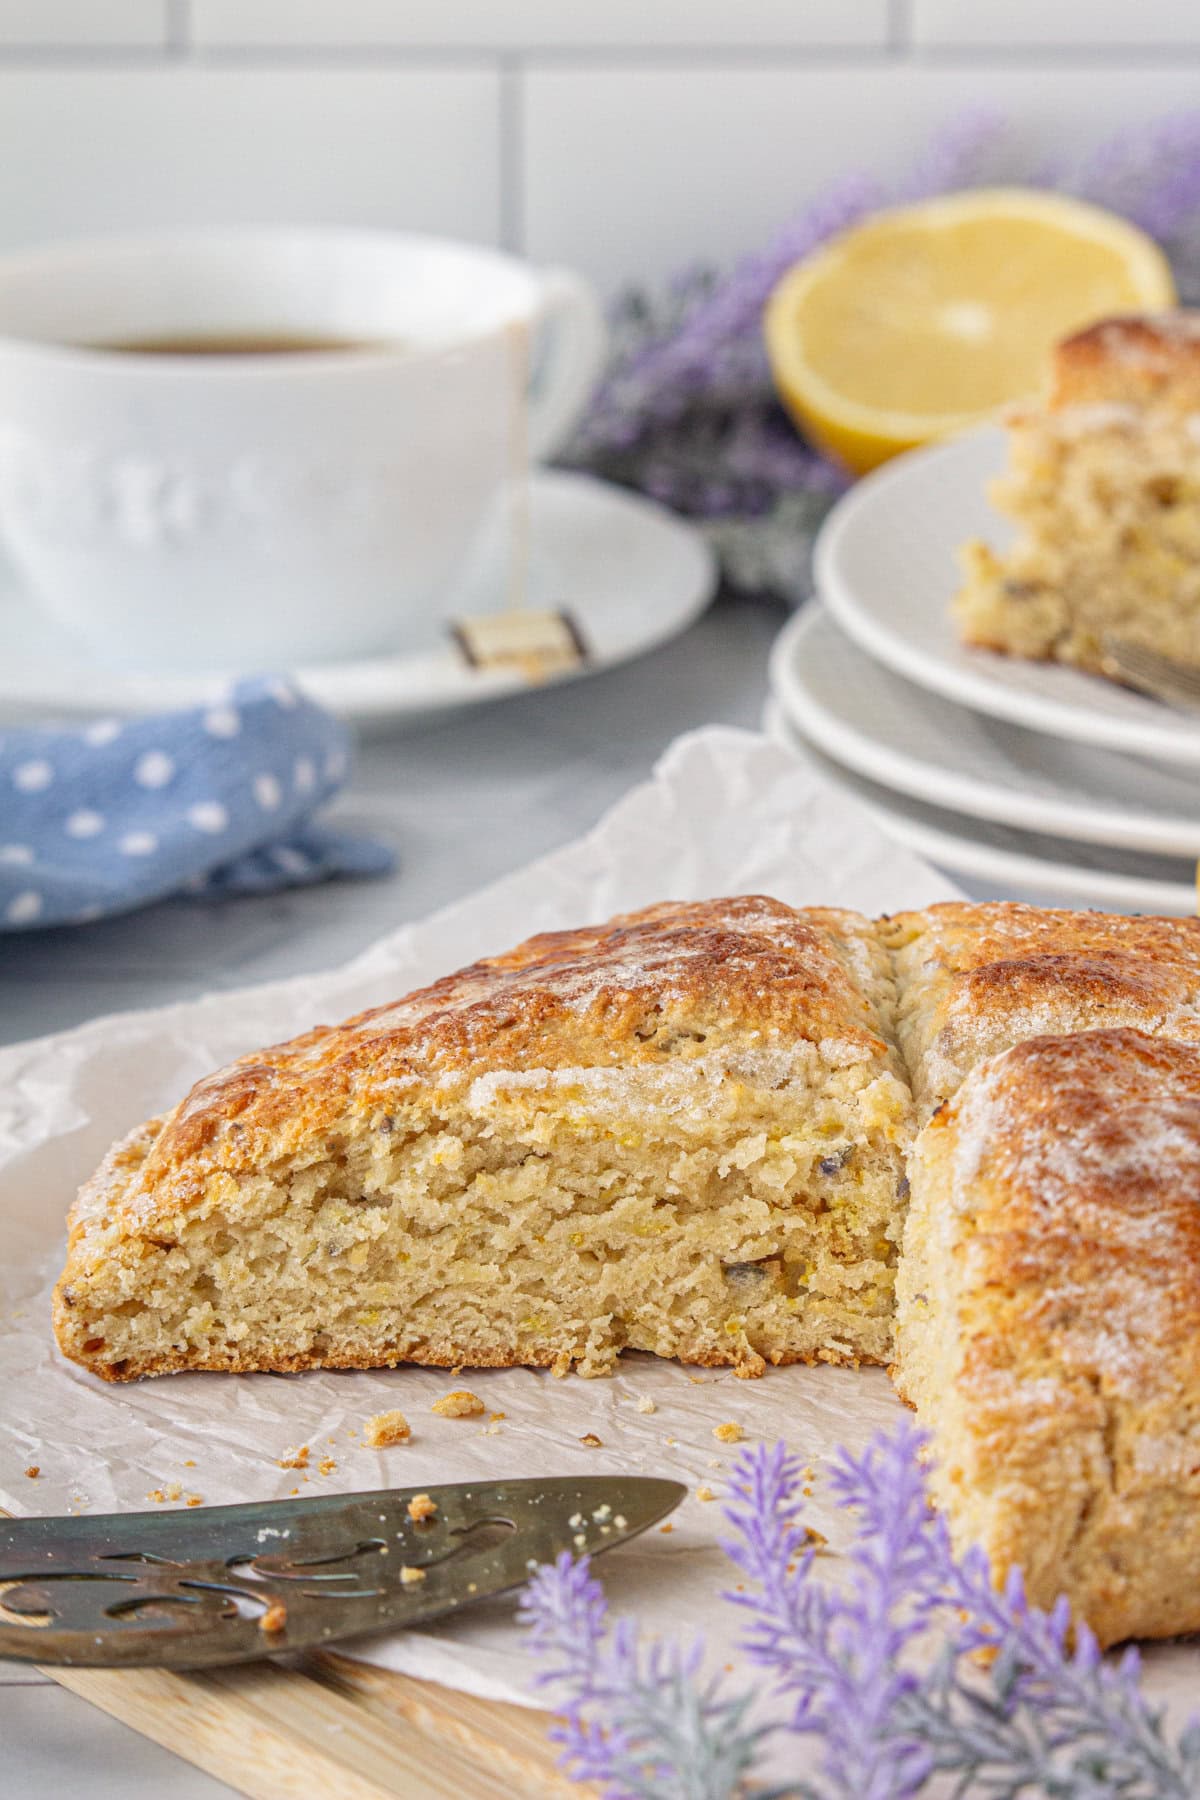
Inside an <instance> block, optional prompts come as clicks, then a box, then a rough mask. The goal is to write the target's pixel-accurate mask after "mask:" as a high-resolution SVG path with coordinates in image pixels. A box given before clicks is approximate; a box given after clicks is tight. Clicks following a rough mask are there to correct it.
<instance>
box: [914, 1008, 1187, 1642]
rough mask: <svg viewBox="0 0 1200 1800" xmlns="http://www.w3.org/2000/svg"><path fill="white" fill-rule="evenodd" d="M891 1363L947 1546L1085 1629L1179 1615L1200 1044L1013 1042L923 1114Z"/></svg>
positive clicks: (1152, 1632) (1178, 1622) (1098, 1038)
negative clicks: (924, 1431) (927, 1438)
mask: <svg viewBox="0 0 1200 1800" xmlns="http://www.w3.org/2000/svg"><path fill="white" fill-rule="evenodd" d="M910 1170H911V1178H912V1203H911V1210H910V1213H909V1219H908V1227H907V1231H906V1235H905V1249H904V1257H903V1260H902V1263H901V1268H900V1274H899V1278H898V1283H897V1305H898V1311H897V1363H898V1369H897V1381H898V1385H899V1387H900V1389H901V1392H902V1393H903V1394H904V1395H905V1397H906V1398H907V1399H909V1400H910V1401H911V1402H912V1403H913V1404H914V1405H915V1406H916V1408H917V1411H918V1414H919V1416H920V1417H921V1419H922V1420H923V1422H926V1423H928V1424H929V1425H931V1426H932V1428H933V1431H934V1449H935V1457H934V1462H933V1470H932V1484H933V1491H934V1494H935V1497H936V1499H937V1501H938V1504H939V1505H940V1506H941V1507H942V1508H943V1509H944V1510H945V1512H946V1513H947V1514H948V1516H949V1520H950V1524H951V1530H952V1534H953V1536H954V1539H955V1541H956V1543H957V1544H958V1545H959V1546H960V1547H961V1546H965V1545H967V1544H970V1543H979V1544H982V1545H983V1547H984V1549H985V1550H986V1551H987V1552H988V1555H989V1557H990V1558H991V1561H992V1565H993V1568H995V1569H996V1570H998V1571H1003V1570H1005V1569H1007V1568H1008V1567H1009V1566H1011V1565H1012V1564H1014V1563H1016V1564H1019V1565H1020V1566H1021V1568H1022V1569H1023V1572H1024V1576H1025V1582H1026V1587H1027V1591H1028V1593H1029V1596H1030V1598H1031V1600H1032V1601H1033V1602H1034V1603H1035V1604H1037V1605H1040V1606H1043V1607H1048V1606H1051V1605H1052V1604H1053V1602H1054V1601H1055V1599H1056V1598H1057V1597H1058V1595H1059V1594H1060V1593H1063V1592H1065V1593H1066V1594H1067V1595H1068V1596H1069V1597H1070V1599H1071V1602H1072V1605H1073V1606H1074V1607H1075V1608H1076V1610H1077V1613H1078V1614H1079V1615H1081V1616H1082V1617H1084V1618H1086V1619H1087V1620H1088V1623H1089V1624H1090V1625H1091V1627H1092V1629H1093V1630H1094V1631H1095V1632H1096V1634H1097V1636H1098V1637H1099V1639H1100V1641H1101V1643H1103V1644H1108V1643H1114V1642H1117V1641H1119V1640H1121V1639H1123V1638H1126V1637H1131V1636H1156V1637H1157V1636H1169V1635H1172V1634H1174V1633H1176V1632H1180V1631H1192V1630H1195V1629H1197V1628H1198V1627H1200V1600H1198V1599H1197V1595H1196V1586H1195V1572H1196V1568H1197V1566H1198V1565H1200V1047H1197V1046H1196V1045H1194V1044H1186V1045H1185V1044H1180V1043H1176V1042H1171V1041H1169V1040H1164V1039H1161V1038H1153V1037H1151V1036H1149V1035H1147V1034H1145V1033H1143V1032H1139V1031H1133V1030H1128V1029H1123V1028H1122V1029H1117V1030H1111V1031H1088V1032H1083V1033H1081V1034H1078V1035H1073V1036H1069V1037H1057V1038H1037V1039H1033V1040H1031V1041H1029V1042H1026V1043H1023V1044H1020V1045H1018V1046H1016V1047H1015V1048H1014V1049H1012V1050H1010V1051H1007V1052H1005V1053H1004V1054H1003V1055H1000V1056H998V1057H995V1058H992V1059H990V1060H989V1061H987V1062H985V1063H983V1064H981V1065H980V1066H979V1067H977V1068H976V1069H975V1070H974V1071H973V1073H972V1074H971V1075H969V1076H968V1078H967V1080H966V1082H965V1083H964V1085H963V1087H962V1088H961V1090H960V1091H959V1093H958V1095H957V1097H956V1098H955V1099H954V1100H953V1101H952V1102H950V1103H949V1105H947V1106H946V1107H944V1108H943V1109H942V1111H941V1112H940V1113H939V1114H938V1115H937V1117H936V1118H935V1119H934V1120H933V1121H932V1122H931V1123H930V1124H929V1125H927V1126H926V1128H925V1130H924V1131H923V1132H922V1134H921V1137H920V1139H919V1142H918V1146H917V1150H916V1152H915V1154H914V1156H913V1158H912V1160H911V1163H910Z"/></svg>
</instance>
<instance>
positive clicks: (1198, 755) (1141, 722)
mask: <svg viewBox="0 0 1200 1800" xmlns="http://www.w3.org/2000/svg"><path fill="white" fill-rule="evenodd" d="M1004 462H1005V442H1004V434H1003V432H1001V431H1000V430H999V429H998V428H997V427H995V426H987V427H985V428H984V429H983V430H980V431H972V432H969V433H967V434H966V435H965V436H963V437H960V438H956V439H955V440H954V441H953V442H951V443H948V444H938V445H935V446H933V447H932V448H930V449H926V450H913V451H910V452H909V453H908V454H907V455H905V456H900V457H897V458H896V459H895V461H894V462H890V463H888V464H887V465H886V466H885V467H884V468H882V469H879V470H877V471H876V473H875V474H874V475H869V476H868V477H867V478H866V480H865V481H861V482H860V483H859V484H858V485H857V486H856V487H854V488H852V489H851V490H850V492H849V493H848V494H847V495H846V496H845V498H844V499H842V500H840V501H839V502H838V504H837V505H836V506H835V507H834V509H833V511H832V512H831V513H830V515H829V517H828V519H827V520H826V522H825V524H824V526H823V527H822V529H821V532H820V535H819V537H818V540H817V544H816V548H815V551H814V564H813V566H814V571H815V575H816V584H817V590H818V592H819V593H820V594H821V596H822V598H823V599H824V601H825V604H826V606H827V607H828V608H829V611H830V612H831V613H832V614H833V616H834V618H835V619H836V620H837V623H838V624H839V625H840V626H841V628H842V630H843V631H844V632H845V633H846V634H847V636H848V637H852V638H853V639H854V641H855V643H856V644H858V645H859V646H860V647H861V648H862V649H863V650H865V651H866V652H867V653H868V655H870V656H873V657H874V658H875V659H876V660H877V661H878V662H882V663H885V664H886V665H887V667H888V668H889V669H894V670H895V671H896V672H897V674H900V675H903V676H906V677H907V679H908V680H909V681H914V682H916V683H917V685H918V686H920V687H924V688H929V689H931V690H932V691H933V692H934V693H937V694H943V695H945V696H946V698H947V699H950V700H957V701H958V702H959V703H960V704H961V705H963V706H969V707H972V708H973V709H974V710H975V711H977V712H984V713H988V714H990V715H991V716H992V717H993V718H999V719H1008V720H1009V721H1011V723H1013V724H1015V725H1025V726H1028V727H1029V728H1030V729H1031V730H1034V731H1044V732H1047V733H1049V734H1050V735H1051V736H1053V737H1062V738H1071V739H1073V740H1075V741H1076V742H1078V743H1086V744H1100V745H1104V746H1105V747H1106V748H1108V749H1110V750H1123V751H1133V752H1135V753H1136V754H1138V755H1141V756H1151V757H1155V758H1158V759H1160V760H1162V761H1164V762H1173V763H1186V764H1188V765H1189V766H1191V767H1195V766H1197V765H1200V718H1194V719H1193V718H1188V717H1187V715H1186V714H1183V713H1176V712H1172V711H1171V710H1170V708H1168V707H1166V706H1162V705H1160V704H1159V703H1158V702H1157V701H1155V700H1148V699H1146V698H1144V697H1143V696H1142V695H1140V694H1135V693H1133V692H1131V691H1130V690H1129V689H1128V688H1123V687H1119V686H1118V685H1117V684H1116V683H1115V682H1111V681H1105V680H1103V679H1102V678H1101V677H1100V676H1096V675H1083V674H1081V673H1080V672H1079V671H1078V670H1076V669H1068V668H1064V667H1062V666H1061V665H1059V664H1057V663H1035V662H1028V661H1025V660H1023V659H1022V658H1020V657H1015V656H998V655H995V654H994V653H993V652H991V651H988V650H967V649H964V648H963V647H962V645H960V644H959V642H958V639H957V637H956V635H955V631H954V626H953V623H952V621H951V619H950V614H949V607H950V601H951V599H952V598H953V595H954V592H955V589H956V588H957V586H958V582H959V574H958V563H957V551H958V550H959V548H960V546H961V545H962V544H963V543H964V542H965V541H966V540H967V539H968V538H973V537H981V538H984V539H986V540H988V541H989V542H990V543H993V544H995V545H997V546H1001V545H1003V544H1004V543H1005V542H1006V541H1007V540H1008V538H1009V537H1010V536H1011V531H1010V528H1009V527H1008V526H1007V525H1006V523H1005V521H1004V520H1003V519H1001V517H1000V515H999V514H998V513H996V512H994V511H993V509H992V507H991V506H990V504H989V502H988V499H987V495H986V493H985V488H986V485H987V483H988V482H989V481H990V480H991V479H992V477H993V476H994V475H996V474H998V473H999V472H1000V470H1001V469H1002V468H1003V467H1004Z"/></svg>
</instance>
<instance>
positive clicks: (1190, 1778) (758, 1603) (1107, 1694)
mask: <svg viewBox="0 0 1200 1800" xmlns="http://www.w3.org/2000/svg"><path fill="white" fill-rule="evenodd" d="M922 1442H923V1440H922V1438H921V1435H920V1433H918V1432H916V1431H914V1430H913V1429H912V1428H911V1427H910V1426H907V1425H906V1426H904V1427H903V1428H902V1429H901V1430H899V1431H898V1432H896V1433H894V1434H893V1435H892V1436H890V1437H881V1438H878V1439H876V1441H875V1442H874V1443H873V1444H871V1445H870V1446H869V1447H868V1448H867V1450H866V1451H865V1452H864V1453H863V1454H862V1455H861V1456H853V1455H851V1454H850V1453H849V1452H848V1451H845V1450H842V1451H840V1452H839V1453H838V1454H837V1456H836V1457H835V1458H834V1461H833V1466H832V1472H831V1482H832V1487H833V1490H834V1492H835V1493H836V1495H837V1497H838V1500H839V1502H840V1504H841V1505H843V1506H844V1507H846V1508H847V1509H848V1510H849V1511H850V1512H851V1513H852V1514H853V1516H854V1519H855V1526H856V1534H857V1535H856V1538H855V1542H854V1544H853V1546H852V1547H851V1549H850V1551H849V1553H848V1558H847V1561H848V1565H849V1576H850V1579H849V1583H848V1585H844V1586H838V1587H836V1588H835V1587H831V1586H826V1585H825V1584H824V1583H822V1582H821V1581H819V1580H818V1579H817V1577H816V1573H815V1564H814V1558H813V1554H812V1552H811V1551H809V1550H807V1549H806V1548H805V1533H804V1530H803V1527H802V1525H801V1522H800V1520H801V1512H802V1508H803V1493H802V1487H801V1479H802V1478H801V1474H800V1469H799V1464H798V1461H797V1459H796V1458H794V1457H791V1456H789V1455H788V1453H787V1451H786V1449H785V1447H784V1446H783V1445H782V1444H779V1445H776V1446H774V1447H773V1448H769V1447H766V1446H757V1447H755V1448H754V1449H751V1450H750V1451H748V1452H746V1453H745V1454H744V1455H743V1456H742V1457H740V1458H739V1460H738V1462H737V1464H736V1465H735V1468H734V1472H733V1476H732V1481H731V1490H732V1498H731V1501H730V1504H729V1505H728V1507H727V1508H726V1511H725V1517H726V1519H727V1521H728V1523H729V1525H730V1526H731V1528H732V1530H733V1533H734V1536H733V1537H732V1538H731V1539H730V1541H729V1542H728V1543H727V1544H726V1545H725V1546H724V1547H725V1549H726V1550H727V1552H728V1554H729V1555H730V1557H731V1558H732V1559H733V1561H734V1563H735V1564H736V1565H737V1567H738V1568H739V1569H740V1570H741V1571H742V1573H743V1574H744V1575H745V1576H746V1577H747V1578H748V1580H749V1581H750V1582H751V1583H752V1584H753V1585H754V1589H755V1591H754V1592H753V1593H750V1594H747V1593H733V1594H729V1595H727V1596H726V1597H727V1598H728V1599H730V1600H732V1601H733V1602H734V1604H736V1605H737V1606H739V1607H741V1608H742V1609H743V1610H744V1611H745V1612H746V1613H748V1615H749V1620H750V1623H749V1628H748V1630H747V1633H746V1637H745V1639H744V1649H745V1651H746V1654H747V1657H748V1659H749V1661H750V1663H751V1664H752V1665H753V1666H754V1667H756V1668H758V1669H759V1670H762V1671H764V1672H765V1673H766V1674H767V1675H768V1677H769V1678H770V1680H771V1683H772V1687H773V1691H774V1693H775V1694H776V1695H777V1696H778V1697H779V1698H781V1699H783V1700H785V1701H786V1702H787V1717H788V1730H789V1731H790V1732H791V1733H792V1734H793V1735H794V1736H795V1737H796V1738H797V1740H800V1741H803V1742H805V1743H806V1744H807V1745H808V1746H810V1751H809V1752H808V1753H806V1752H799V1753H798V1755H797V1758H796V1769H797V1775H796V1778H795V1780H794V1782H793V1784H792V1785H791V1786H790V1787H789V1788H788V1790H787V1791H788V1792H789V1793H795V1794H798V1795H803V1796H806V1797H808V1800H903V1797H905V1796H908V1795H914V1794H917V1793H919V1792H920V1791H921V1790H922V1789H923V1788H924V1787H925V1785H926V1784H927V1782H928V1781H929V1779H930V1778H931V1777H932V1776H933V1775H935V1774H938V1773H941V1774H943V1775H946V1776H951V1777H953V1780H954V1787H953V1792H954V1793H956V1794H960V1795H962V1794H966V1793H981V1794H987V1795H989V1796H991V1797H992V1800H1026V1797H1027V1796H1032V1795H1034V1794H1047V1795H1054V1796H1057V1797H1059V1800H1101V1797H1102V1796H1113V1795H1120V1796H1124V1797H1125V1800H1195V1796H1197V1795H1200V1727H1197V1726H1195V1725H1193V1726H1191V1727H1189V1729H1188V1730H1186V1731H1185V1732H1184V1733H1183V1734H1182V1735H1181V1736H1180V1738H1179V1739H1178V1740H1177V1741H1175V1742H1172V1741H1171V1740H1170V1739H1168V1738H1167V1736H1166V1734H1165V1732H1164V1729H1163V1724H1162V1720H1161V1719H1160V1718H1158V1717H1157V1716H1156V1715H1155V1714H1154V1713H1153V1712H1151V1711H1150V1709H1149V1708H1148V1707H1147V1706H1146V1704H1145V1701H1144V1700H1143V1698H1142V1696H1141V1693H1140V1691H1139V1687H1138V1663H1137V1658H1136V1655H1134V1654H1132V1653H1130V1654H1127V1655H1126V1656H1125V1657H1123V1658H1121V1659H1119V1660H1116V1661H1113V1660H1106V1659H1105V1658H1103V1657H1102V1656H1101V1655H1100V1652H1099V1650H1098V1648H1097V1645H1096V1641H1095V1638H1094V1637H1093V1636H1092V1634H1091V1633H1090V1632H1089V1631H1088V1629H1087V1627H1086V1626H1085V1625H1083V1624H1074V1625H1073V1623H1072V1620H1071V1615H1070V1609H1069V1607H1068V1606H1067V1605H1066V1602H1065V1601H1064V1602H1061V1603H1060V1604H1059V1605H1058V1606H1056V1607H1055V1608H1054V1609H1053V1611H1051V1612H1049V1613H1043V1612H1040V1611H1038V1610H1037V1609H1036V1608H1034V1607H1031V1606H1030V1605H1029V1603H1028V1601H1027V1599H1026V1597H1025V1593H1024V1589H1023V1586H1022V1583H1021V1578H1020V1575H1019V1573H1015V1574H1013V1575H1012V1576H1011V1577H1010V1579H1009V1580H1008V1582H1007V1583H1006V1585H1005V1586H1004V1588H1003V1589H1001V1590H999V1591H997V1589H996V1588H995V1587H994V1586H993V1583H992V1578H991V1571H990V1569H989V1567H988V1563H987V1558H986V1557H985V1556H984V1555H983V1553H982V1552H981V1551H979V1550H972V1551H969V1552H968V1553H967V1555H966V1556H964V1557H963V1558H962V1559H961V1561H959V1560H956V1559H955V1557H954V1555H953V1554H952V1551H951V1548H950V1542H949V1537H948V1534H947V1532H946V1528H945V1525H944V1523H943V1521H942V1520H941V1519H939V1518H938V1517H937V1516H936V1515H935V1514H934V1513H933V1512H932V1511H931V1510H930V1508H929V1504H928V1501H927V1498H926V1493H925V1484H924V1480H923V1478H922V1474H921V1469H920V1463H919V1460H918V1458H919V1452H920V1450H921V1448H922ZM524 1616H525V1618H526V1620H527V1621H528V1622H529V1623H530V1625H531V1626H532V1629H533V1638H534V1644H535V1647H536V1648H537V1649H538V1650H539V1651H540V1653H541V1654H542V1656H543V1657H544V1658H545V1659H546V1661H547V1663H548V1667H547V1670H546V1672H545V1674H544V1675H543V1676H542V1679H543V1680H545V1681H549V1682H551V1683H553V1684H554V1685H555V1687H556V1689H557V1691H558V1692H559V1693H560V1694H561V1695H562V1696H563V1704H564V1710H565V1724H564V1726H563V1727H562V1728H561V1729H560V1731H559V1732H558V1734H557V1735H558V1740H559V1741H560V1742H561V1743H562V1744H563V1745H564V1750H565V1757H564V1760H565V1763H566V1766H567V1767H568V1768H569V1769H570V1771H571V1772H572V1773H573V1774H574V1775H576V1776H577V1777H578V1778H580V1779H584V1780H588V1779H590V1780H596V1781H600V1782H603V1783H605V1784H606V1787H605V1792H606V1793H607V1794H608V1795H610V1796H612V1800H734V1797H735V1796H739V1795H757V1796H759V1800H767V1790H765V1789H764V1788H762V1787H759V1788H752V1787H750V1786H749V1785H748V1784H749V1780H750V1777H751V1775H752V1773H753V1770H754V1766H755V1761H756V1758H757V1757H758V1755H759V1753H760V1751H761V1749H762V1746H763V1743H764V1742H765V1739H766V1735H767V1734H766V1731H765V1730H764V1728H763V1727H762V1726H758V1725H753V1724H752V1723H750V1722H749V1721H748V1719H747V1705H748V1703H747V1700H746V1697H745V1694H744V1693H743V1694H736V1693H735V1694H730V1693H728V1692H726V1690H725V1689H724V1688H722V1687H721V1686H720V1685H719V1684H718V1683H716V1682H713V1681H705V1679H704V1678H703V1677H702V1675H701V1667H702V1662H703V1649H702V1646H701V1645H699V1644H693V1645H691V1646H690V1647H686V1648H684V1647H680V1646H678V1645H672V1644H666V1645H663V1644H654V1643H652V1644H650V1645H649V1646H644V1645H642V1644H641V1643H640V1641H639V1638H638V1634H637V1631H636V1629H635V1628H634V1626H633V1625H632V1624H631V1623H630V1622H629V1621H627V1620H626V1621H622V1622H621V1623H620V1624H618V1625H617V1626H616V1627H615V1628H613V1629H612V1630H611V1631H610V1630H609V1626H608V1620H607V1616H606V1612H605V1608H604V1602H603V1597H602V1595H601V1592H600V1588H599V1586H598V1584H597V1583H596V1582H595V1581H594V1580H593V1579H592V1577H591V1574H590V1572H589V1570H588V1568H587V1565H586V1562H584V1563H581V1564H578V1565H576V1564H572V1562H571V1561H570V1559H569V1558H568V1557H565V1556H564V1557H562V1558H560V1560H559V1562H558V1563H557V1564H556V1565H555V1567H554V1568H553V1569H542V1570H540V1571H539V1573H538V1575H537V1576H536V1578H535V1580H534V1582H533V1584H532V1585H531V1588H530V1590H529V1593H528V1596H527V1599H526V1603H525V1608H524ZM981 1652H984V1653H986V1654H985V1655H984V1656H981V1654H980V1653H981ZM812 1749H815V1750H816V1751H817V1753H818V1755H819V1758H820V1765H819V1769H818V1770H817V1771H816V1773H815V1774H814V1773H813V1772H812V1756H811V1750H812ZM800 1770H803V1771H804V1773H803V1774H802V1775H801V1774H800V1773H799V1771H800Z"/></svg>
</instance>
